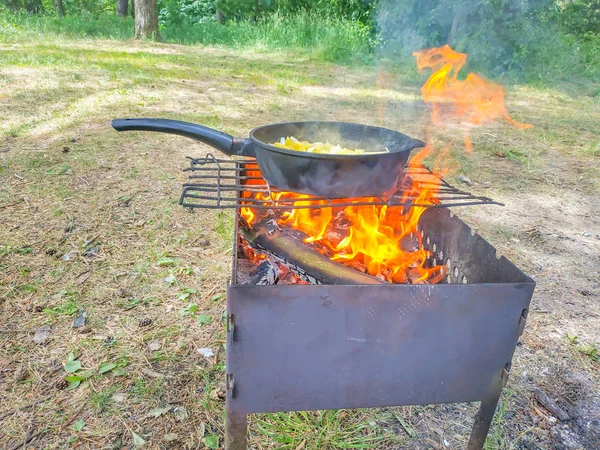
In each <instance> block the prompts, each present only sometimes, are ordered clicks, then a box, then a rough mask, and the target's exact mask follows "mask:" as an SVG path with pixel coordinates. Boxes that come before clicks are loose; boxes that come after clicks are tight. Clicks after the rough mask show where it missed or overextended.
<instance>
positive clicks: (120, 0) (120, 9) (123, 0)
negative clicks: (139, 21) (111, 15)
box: [117, 0, 129, 17]
mask: <svg viewBox="0 0 600 450" xmlns="http://www.w3.org/2000/svg"><path fill="white" fill-rule="evenodd" d="M127 6H129V0H117V16H119V17H127Z"/></svg>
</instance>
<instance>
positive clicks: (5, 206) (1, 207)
mask: <svg viewBox="0 0 600 450" xmlns="http://www.w3.org/2000/svg"><path fill="white" fill-rule="evenodd" d="M19 203H23V199H20V200H19V201H17V202H14V203H8V204H6V205H2V206H0V209H4V208H10V207H11V206H15V205H18V204H19Z"/></svg>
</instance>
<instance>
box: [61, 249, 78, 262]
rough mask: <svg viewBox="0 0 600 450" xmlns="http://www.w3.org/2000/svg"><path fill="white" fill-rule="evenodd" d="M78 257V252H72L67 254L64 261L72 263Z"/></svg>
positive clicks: (63, 258)
mask: <svg viewBox="0 0 600 450" xmlns="http://www.w3.org/2000/svg"><path fill="white" fill-rule="evenodd" d="M76 256H77V250H71V251H70V252H69V253H65V254H64V255H63V257H62V260H63V261H70V260H72V259H73V258H75V257H76Z"/></svg>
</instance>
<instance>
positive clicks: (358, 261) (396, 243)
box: [240, 148, 444, 283]
mask: <svg viewBox="0 0 600 450" xmlns="http://www.w3.org/2000/svg"><path fill="white" fill-rule="evenodd" d="M429 153H430V148H425V149H423V150H422V151H421V152H420V153H419V154H418V155H416V156H415V157H414V158H413V159H412V160H411V164H414V165H419V166H420V164H421V162H422V159H423V158H425V157H426V156H427V155H428V154H429ZM256 173H260V172H258V169H256V170H255V171H254V170H253V171H252V174H253V175H255V174H256ZM250 181H252V180H250ZM438 187H439V186H438V185H435V184H434V185H432V186H430V187H429V186H428V188H427V189H421V190H417V189H416V185H415V183H414V182H413V185H412V186H411V187H410V188H408V189H407V190H405V191H404V193H403V195H404V198H403V199H402V201H404V200H406V199H407V198H408V197H409V196H411V197H414V196H418V198H417V200H416V201H414V203H418V204H423V205H433V204H436V203H438V201H437V199H436V192H437V190H438ZM247 194H248V193H247V192H244V196H245V197H246V198H247V197H248V195H247ZM253 195H254V197H255V198H258V199H261V200H266V199H268V198H267V197H265V196H264V195H263V194H260V193H258V194H257V193H255V194H253ZM272 195H273V200H275V201H278V200H284V199H285V200H295V201H294V205H295V206H307V205H308V202H307V200H306V199H307V198H308V196H306V195H303V194H296V193H293V192H279V193H273V194H272ZM376 200H377V199H375V198H370V197H365V198H354V199H352V201H353V202H357V203H358V202H373V201H376ZM333 202H334V204H335V203H342V202H343V203H348V199H339V200H334V201H333ZM317 204H318V203H317ZM322 204H323V206H324V207H323V208H303V209H292V210H290V211H288V212H285V213H283V214H282V215H281V217H280V218H278V220H277V223H278V224H279V225H280V226H281V227H288V228H293V229H296V230H299V231H302V232H303V233H304V234H305V235H306V236H307V237H306V239H305V240H304V242H305V243H307V244H310V243H313V244H315V245H314V246H315V249H316V250H317V251H319V252H321V253H324V254H327V255H329V256H330V258H331V259H332V260H333V261H338V262H340V263H342V264H346V265H350V266H353V267H361V268H362V267H364V269H365V270H366V271H367V272H368V273H369V274H371V275H373V276H378V277H381V278H384V279H386V280H387V281H389V282H394V283H408V282H412V283H424V282H428V283H437V282H438V281H439V280H440V279H441V278H442V277H443V276H444V267H443V266H435V267H427V259H428V258H429V257H430V256H431V254H430V252H429V251H428V250H425V249H424V248H423V245H422V242H421V235H420V233H418V232H417V228H418V223H419V219H420V217H421V214H423V212H424V211H425V209H426V208H425V207H412V208H409V209H408V210H406V211H404V209H403V208H399V207H388V206H386V205H368V206H364V205H357V206H346V207H343V208H342V207H338V208H336V207H333V208H332V207H327V205H328V202H325V201H323V202H322ZM340 212H341V213H342V214H341V215H340V214H339V213H340ZM240 214H241V216H242V217H243V218H244V219H245V220H246V222H247V223H248V224H249V225H253V224H255V223H257V222H259V221H260V220H261V219H262V218H261V217H259V213H258V211H257V210H253V209H252V208H241V209H240ZM339 217H343V219H342V222H343V223H342V224H341V226H340V220H339Z"/></svg>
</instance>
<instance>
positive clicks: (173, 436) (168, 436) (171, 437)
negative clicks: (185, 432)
mask: <svg viewBox="0 0 600 450" xmlns="http://www.w3.org/2000/svg"><path fill="white" fill-rule="evenodd" d="M177 439H179V435H178V434H177V433H168V434H165V435H164V436H163V440H165V441H167V442H173V441H176V440H177Z"/></svg>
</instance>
